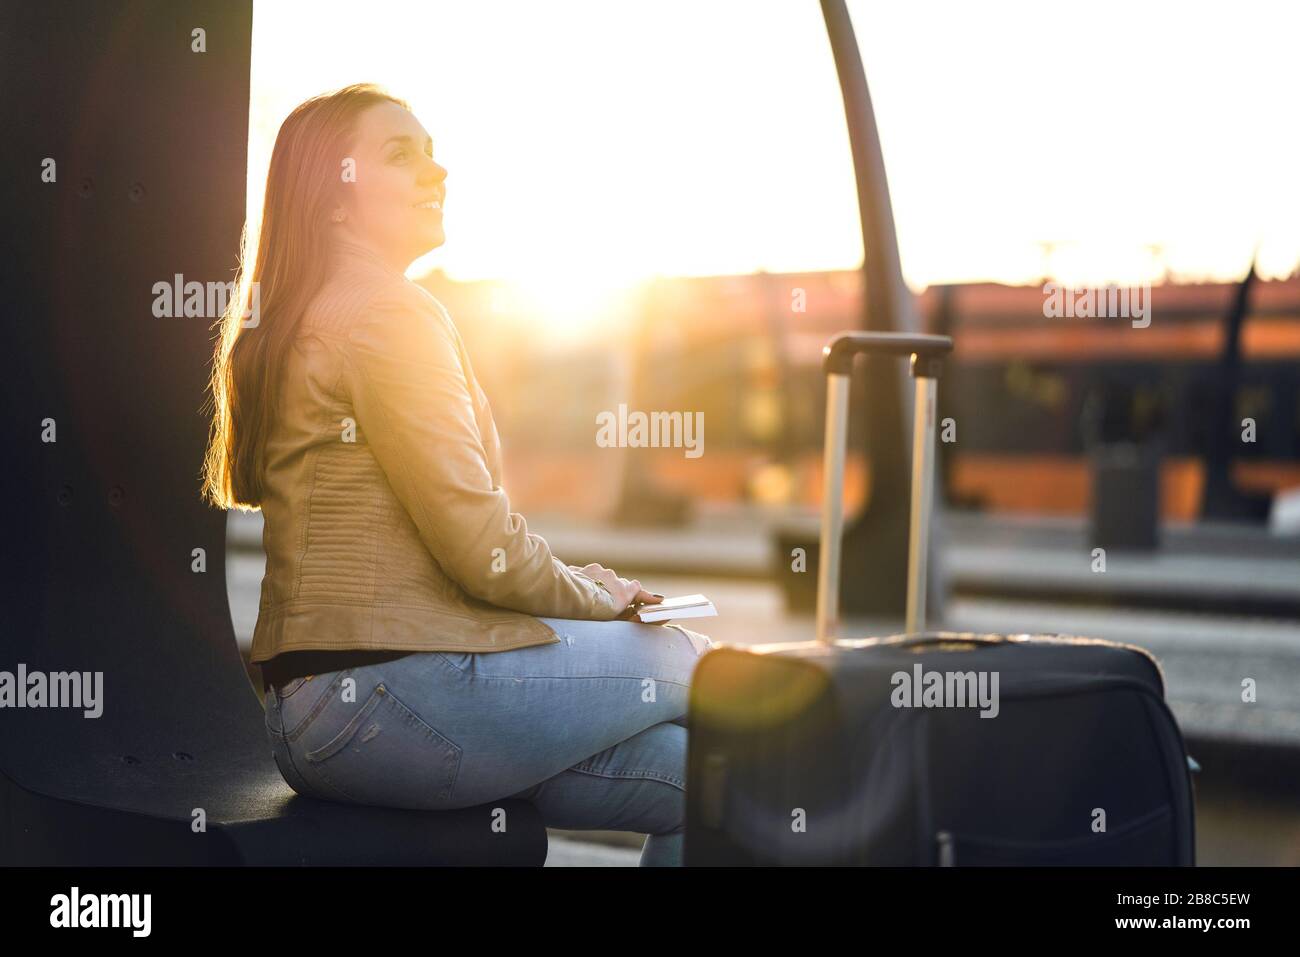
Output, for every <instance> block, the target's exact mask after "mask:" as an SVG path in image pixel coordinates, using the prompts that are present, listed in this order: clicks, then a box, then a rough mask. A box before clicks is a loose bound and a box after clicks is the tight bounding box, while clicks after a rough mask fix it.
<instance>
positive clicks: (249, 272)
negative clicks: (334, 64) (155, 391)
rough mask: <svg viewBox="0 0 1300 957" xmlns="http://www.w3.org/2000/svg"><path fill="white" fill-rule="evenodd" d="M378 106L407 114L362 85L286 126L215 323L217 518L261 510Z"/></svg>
mask: <svg viewBox="0 0 1300 957" xmlns="http://www.w3.org/2000/svg"><path fill="white" fill-rule="evenodd" d="M382 103H396V104H397V105H398V106H400V107H402V108H403V109H407V110H409V109H410V105H409V104H407V103H406V102H405V101H404V100H401V99H398V98H397V97H395V96H392V95H391V94H389V93H386V92H385V91H384V90H382V89H381V88H380V87H378V86H376V85H374V84H371V83H358V84H354V85H352V86H347V87H344V88H343V89H341V90H336V91H334V92H332V93H326V94H322V95H320V96H315V97H312V98H311V99H309V100H307V101H306V102H304V103H301V104H299V105H298V106H297V107H295V108H294V110H293V112H292V113H290V114H289V116H288V117H287V118H286V119H285V121H284V123H282V124H281V125H280V132H279V133H278V134H277V135H276V138H275V148H274V149H273V150H272V152H271V165H270V168H269V170H268V172H267V174H266V195H265V197H264V199H263V202H262V216H261V225H260V229H256V230H251V229H250V226H249V224H248V223H245V224H244V232H243V237H242V239H241V242H240V257H239V268H238V271H237V273H236V277H235V283H234V287H235V294H234V295H232V296H230V297H229V298H228V301H227V304H226V308H225V311H224V312H223V313H222V316H221V318H220V320H219V325H220V331H219V333H218V335H217V340H216V347H215V350H214V356H213V362H212V376H211V380H210V382H209V389H210V390H211V393H212V395H211V409H212V423H211V429H210V432H209V436H208V447H207V451H206V453H205V455H204V459H203V489H202V493H203V497H204V498H205V499H206V500H207V501H208V502H210V503H212V504H213V505H216V506H218V507H220V508H227V509H229V508H238V509H241V510H246V511H253V510H256V509H257V508H259V507H260V506H261V503H262V493H263V475H264V466H265V457H266V439H267V436H268V434H269V433H270V430H271V426H272V424H273V423H274V413H275V403H276V397H277V396H278V394H279V386H280V376H281V372H282V370H283V369H284V363H285V358H286V356H287V355H288V351H289V349H290V347H291V346H292V344H293V340H294V336H295V333H296V330H297V327H298V324H299V322H300V320H301V319H302V316H303V313H304V312H305V311H306V308H307V305H308V303H309V302H310V301H311V299H312V297H313V296H314V295H315V293H316V292H317V290H319V289H320V287H321V285H322V284H323V283H324V281H325V279H326V276H327V272H328V256H329V236H330V230H329V216H330V212H331V211H332V210H333V209H334V208H335V207H336V206H337V205H339V203H340V200H341V198H342V192H341V189H342V188H341V186H340V184H341V182H342V162H343V160H344V158H345V157H346V156H347V155H348V154H349V152H350V150H351V149H352V147H353V146H354V145H355V136H356V122H357V118H358V117H359V116H360V115H361V113H362V112H363V111H365V110H366V109H368V108H370V107H372V106H376V105H379V104H382ZM254 247H255V248H256V254H255V255H254V256H253V257H252V258H251V259H250V257H249V251H250V249H252V248H254ZM250 317H255V321H254V318H250Z"/></svg>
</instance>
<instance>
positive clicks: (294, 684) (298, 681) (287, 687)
mask: <svg viewBox="0 0 1300 957" xmlns="http://www.w3.org/2000/svg"><path fill="white" fill-rule="evenodd" d="M312 677H315V676H314V675H313V676H312ZM310 680H311V678H309V677H306V676H304V677H301V678H291V679H290V680H289V681H287V682H285V683H284V684H283V685H281V686H280V687H279V688H276V689H275V690H276V693H277V694H278V695H279V696H280V700H281V701H283V700H284V699H285V698H288V697H290V696H292V695H293V693H294V692H295V691H297V690H298V689H299V688H301V687H302V686H303V685H305V684H306V683H307V682H308V681H310Z"/></svg>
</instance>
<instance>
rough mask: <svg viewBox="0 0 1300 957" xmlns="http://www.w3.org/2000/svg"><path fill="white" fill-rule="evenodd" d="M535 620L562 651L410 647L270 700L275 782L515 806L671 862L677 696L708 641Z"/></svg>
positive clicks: (398, 800)
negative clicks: (514, 801)
mask: <svg viewBox="0 0 1300 957" xmlns="http://www.w3.org/2000/svg"><path fill="white" fill-rule="evenodd" d="M541 620H542V621H544V622H546V623H547V624H548V625H550V627H551V628H552V629H553V630H554V631H555V633H556V634H557V635H559V636H560V641H559V642H558V643H555V644H548V645H535V646H532V647H529V648H515V649H512V650H510V651H496V652H478V653H468V652H446V651H429V652H417V653H414V654H410V655H407V656H405V657H403V658H399V659H397V660H395V661H388V662H383V663H380V664H374V665H365V666H362V667H359V668H349V669H346V670H344V671H339V672H334V673H332V674H322V675H313V676H311V677H309V678H295V679H293V680H292V681H290V682H288V683H287V684H286V685H285V686H284V687H283V688H281V689H279V690H278V691H276V690H274V689H272V690H271V691H269V692H268V694H267V698H266V728H267V733H268V735H269V737H270V739H271V745H272V748H273V750H274V753H275V759H276V764H277V765H278V766H279V768H280V773H281V774H282V775H283V776H284V778H285V780H286V781H287V782H288V783H289V785H290V786H291V787H292V788H293V789H294V790H295V791H297V792H298V793H300V794H304V795H308V796H310V797H315V798H322V799H324V800H330V801H342V802H345V803H356V804H374V805H381V806H387V807H403V808H416V809H423V810H446V809H450V808H459V807H470V806H473V805H477V804H484V803H487V802H489V801H499V800H502V799H504V798H508V797H513V798H521V799H524V800H527V801H530V802H532V803H533V804H535V805H536V806H537V808H538V810H539V811H540V812H541V815H542V820H543V822H544V823H545V824H546V825H547V826H548V827H556V828H567V829H573V830H584V829H602V830H614V831H635V832H637V833H642V834H646V835H648V836H647V838H646V840H645V844H644V846H643V847H642V850H641V858H640V864H641V866H643V867H648V866H680V865H681V859H682V832H683V829H684V828H685V814H686V802H685V793H686V734H687V724H686V713H687V700H688V697H687V696H688V692H689V687H690V681H691V675H692V673H693V671H694V669H695V665H696V663H697V662H698V660H699V658H700V657H701V656H702V655H703V654H704V653H705V652H706V651H708V650H709V649H710V648H711V647H712V646H713V643H712V642H711V641H710V640H709V639H708V638H707V637H705V636H704V635H701V634H699V633H697V632H694V631H691V630H689V629H687V628H684V627H682V626H680V625H677V624H655V625H647V624H644V623H642V622H639V621H572V620H569V619H562V618H542V619H541Z"/></svg>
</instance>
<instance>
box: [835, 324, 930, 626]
mask: <svg viewBox="0 0 1300 957" xmlns="http://www.w3.org/2000/svg"><path fill="white" fill-rule="evenodd" d="M951 351H952V338H951V337H950V336H928V335H912V334H910V333H903V332H844V333H840V334H839V335H838V336H836V337H835V338H834V339H832V340H831V341H830V342H829V343H828V344H827V345H826V347H825V348H824V349H823V350H822V356H823V362H822V365H823V368H824V369H825V371H826V450H825V457H824V460H823V463H822V468H823V472H824V476H823V488H824V494H823V496H822V528H821V547H820V551H821V557H820V559H819V561H818V570H817V640H818V641H820V642H823V643H829V642H831V641H832V640H834V634H835V632H836V631H837V630H838V628H839V613H840V549H841V546H842V538H843V533H844V516H843V509H844V449H845V446H846V445H847V443H848V423H849V376H850V373H851V372H852V371H853V359H854V357H855V356H856V355H858V353H860V352H865V353H872V354H879V355H893V356H911V357H912V377H913V378H914V379H916V405H915V409H914V416H915V418H914V421H913V430H912V434H913V442H912V517H911V525H910V531H909V536H908V570H907V631H908V632H909V633H911V634H915V633H917V632H920V631H923V630H924V629H925V583H926V574H927V572H926V559H927V557H928V556H927V549H928V546H929V538H930V537H929V525H930V510H931V508H932V507H933V496H934V402H935V387H936V385H937V380H938V378H939V368H940V365H941V362H942V358H943V356H945V355H947V354H948V353H949V352H951Z"/></svg>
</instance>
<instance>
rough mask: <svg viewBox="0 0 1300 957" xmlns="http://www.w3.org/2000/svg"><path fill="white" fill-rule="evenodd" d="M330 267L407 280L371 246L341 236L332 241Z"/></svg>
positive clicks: (403, 274) (402, 273)
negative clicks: (358, 270) (353, 269)
mask: <svg viewBox="0 0 1300 957" xmlns="http://www.w3.org/2000/svg"><path fill="white" fill-rule="evenodd" d="M330 265H331V266H332V267H333V268H335V269H341V268H356V269H363V270H365V271H368V272H376V273H380V274H382V275H385V276H388V277H390V278H397V279H405V278H406V275H405V273H404V272H402V271H399V270H398V269H397V268H396V267H395V266H393V264H392V263H390V262H389V261H388V260H386V259H385V258H384V257H383V256H381V255H379V253H377V252H375V250H373V249H371V248H370V247H369V246H364V245H362V244H361V243H359V242H357V241H356V240H353V239H347V238H343V237H340V236H335V237H333V238H332V239H331V240H330Z"/></svg>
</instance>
